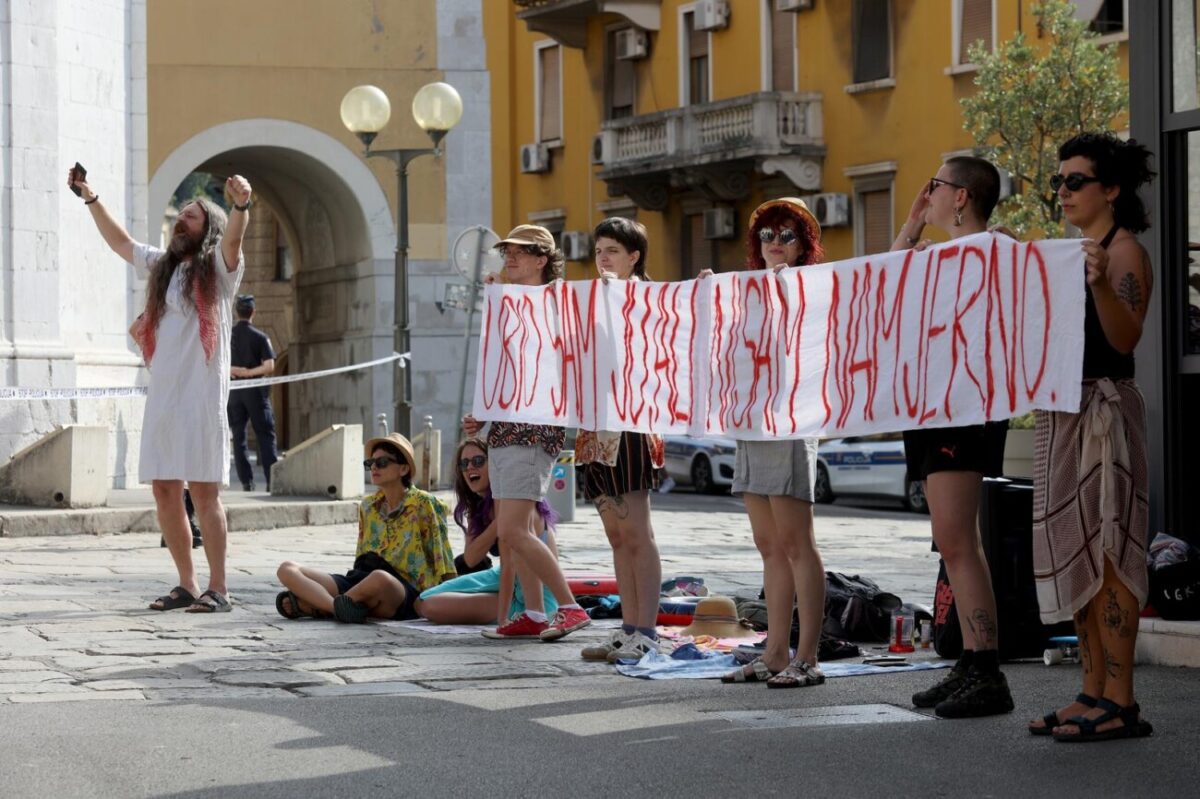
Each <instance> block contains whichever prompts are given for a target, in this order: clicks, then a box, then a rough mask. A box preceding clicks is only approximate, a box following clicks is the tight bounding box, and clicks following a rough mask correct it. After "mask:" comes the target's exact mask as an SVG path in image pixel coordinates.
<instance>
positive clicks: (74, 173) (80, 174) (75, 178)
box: [71, 161, 87, 197]
mask: <svg viewBox="0 0 1200 799" xmlns="http://www.w3.org/2000/svg"><path fill="white" fill-rule="evenodd" d="M85 178H87V170H86V169H84V168H83V164H81V163H79V162H78V161H76V162H75V166H73V167H71V191H73V192H75V196H76V197H82V196H83V189H81V188H79V187H78V186H77V185H75V184H76V183H77V182H80V181H83V180H84V179H85Z"/></svg>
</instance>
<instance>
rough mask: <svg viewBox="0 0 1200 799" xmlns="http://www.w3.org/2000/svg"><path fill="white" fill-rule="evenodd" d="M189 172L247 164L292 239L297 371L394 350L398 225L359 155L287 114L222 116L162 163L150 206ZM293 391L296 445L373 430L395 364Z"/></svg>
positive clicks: (220, 172)
mask: <svg viewBox="0 0 1200 799" xmlns="http://www.w3.org/2000/svg"><path fill="white" fill-rule="evenodd" d="M193 171H203V172H208V173H210V174H212V175H214V176H217V177H220V178H224V177H227V176H229V175H232V174H242V175H245V176H246V177H247V178H248V179H249V180H250V182H251V183H252V184H253V185H254V187H255V192H256V193H257V194H258V195H259V197H260V198H261V199H262V200H263V201H264V202H265V203H266V204H268V205H269V206H270V207H271V210H272V211H273V212H274V213H275V215H276V217H277V219H278V221H279V224H280V225H281V226H282V228H283V230H284V232H285V235H286V236H287V239H288V242H289V244H291V246H292V247H293V248H294V255H295V273H294V277H293V278H292V280H293V287H294V291H295V309H296V310H295V324H294V329H295V340H294V341H292V342H289V343H288V349H289V356H288V358H289V366H290V368H289V371H290V372H292V373H296V372H307V371H313V370H317V369H325V368H329V367H334V366H342V365H346V364H350V363H356V362H361V361H368V360H371V359H374V358H379V357H383V356H385V355H388V354H389V353H391V351H392V341H393V328H392V319H393V318H394V316H393V312H392V302H391V298H392V288H393V274H392V270H393V263H394V260H393V253H394V249H395V228H394V223H393V222H392V212H391V208H390V206H389V205H388V201H387V197H386V196H385V195H384V193H383V191H382V189H381V188H380V186H379V183H378V181H377V180H376V179H375V176H374V175H373V174H372V173H371V172H370V170H369V169H367V167H366V165H365V164H364V163H363V161H362V160H361V159H360V158H359V156H358V155H357V154H355V153H354V152H352V151H350V150H349V149H347V148H346V147H345V146H344V145H342V144H341V143H340V142H338V141H337V140H336V139H334V138H332V137H331V136H329V135H327V134H325V133H322V132H321V131H318V130H314V129H313V128H309V127H306V126H304V125H300V124H297V123H295V122H289V121H286V120H278V119H248V120H239V121H236V122H228V123H224V124H221V125H217V126H214V127H212V128H209V129H207V130H205V131H202V132H201V133H198V134H196V135H195V136H193V137H192V138H190V139H188V140H187V141H186V142H184V143H183V144H181V145H180V146H179V147H177V148H176V149H175V150H174V151H172V152H171V153H170V154H169V155H168V156H167V158H166V159H164V160H163V162H162V164H161V165H160V166H159V167H158V169H157V170H156V171H155V173H154V176H153V177H152V178H151V180H150V187H149V206H148V207H149V209H150V213H151V215H152V217H153V215H157V214H159V213H161V211H162V209H164V208H165V207H166V206H167V204H168V202H169V201H170V198H171V195H172V194H173V193H174V191H175V189H176V187H177V186H178V185H179V184H180V183H181V182H182V181H183V179H184V178H185V177H186V176H187V175H188V174H189V173H191V172H193ZM288 390H289V401H288V409H289V410H288V423H289V427H290V429H291V431H292V443H293V444H294V443H296V442H298V441H301V440H303V439H304V438H307V437H308V436H310V435H312V434H314V433H316V432H318V431H319V430H321V429H323V428H325V427H327V426H328V425H330V424H334V423H353V424H362V425H363V430H364V433H366V434H368V435H369V434H370V433H371V431H373V430H374V428H375V419H376V417H377V415H378V414H379V413H388V415H389V416H390V415H391V406H392V367H391V366H384V367H376V368H374V369H371V370H365V371H360V372H351V373H347V374H344V375H335V376H333V377H327V378H322V379H319V380H313V381H305V382H301V383H295V384H291V385H290V386H289V389H288Z"/></svg>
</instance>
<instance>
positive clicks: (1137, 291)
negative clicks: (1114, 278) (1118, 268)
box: [1117, 272, 1142, 311]
mask: <svg viewBox="0 0 1200 799" xmlns="http://www.w3.org/2000/svg"><path fill="white" fill-rule="evenodd" d="M1117 296H1118V297H1120V298H1121V299H1122V300H1124V301H1125V304H1126V305H1128V306H1129V307H1130V308H1131V309H1133V310H1134V311H1137V310H1139V309H1140V308H1141V307H1142V284H1141V283H1139V282H1138V279H1137V278H1136V277H1134V275H1133V272H1126V273H1125V277H1123V278H1121V285H1120V286H1118V287H1117Z"/></svg>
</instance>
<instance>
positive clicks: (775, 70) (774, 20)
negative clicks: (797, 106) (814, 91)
mask: <svg viewBox="0 0 1200 799" xmlns="http://www.w3.org/2000/svg"><path fill="white" fill-rule="evenodd" d="M771 88H772V89H773V90H774V91H777V92H794V91H795V90H796V15H795V14H790V13H788V12H786V11H780V10H779V9H778V7H777V6H776V5H775V4H774V3H771Z"/></svg>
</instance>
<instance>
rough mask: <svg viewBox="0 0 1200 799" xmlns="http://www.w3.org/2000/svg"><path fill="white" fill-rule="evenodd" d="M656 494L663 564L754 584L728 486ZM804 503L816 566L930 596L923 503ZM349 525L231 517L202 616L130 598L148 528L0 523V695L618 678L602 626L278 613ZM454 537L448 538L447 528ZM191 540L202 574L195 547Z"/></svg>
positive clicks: (345, 554) (76, 696) (731, 586)
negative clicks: (497, 632) (708, 492)
mask: <svg viewBox="0 0 1200 799" xmlns="http://www.w3.org/2000/svg"><path fill="white" fill-rule="evenodd" d="M234 497H237V495H236V494H234ZM246 499H247V501H249V502H258V504H259V508H258V510H257V512H259V513H262V514H273V513H286V512H287V510H288V507H289V503H271V502H266V501H264V500H261V499H259V498H254V497H248V498H246ZM131 504H132V503H131ZM329 504H332V503H329ZM230 506H231V508H232V507H234V502H232V501H231V502H230ZM654 507H655V516H654V522H655V527H656V534H657V538H658V541H659V545H660V548H661V550H662V555H663V573H664V577H670V576H672V575H694V576H700V577H704V578H705V580H706V581H707V583H708V585H709V586H710V587H711V588H712V589H713V590H714V591H717V592H721V593H735V592H745V593H748V592H753V591H757V589H758V587H759V585H760V581H761V577H760V569H761V566H760V561H759V558H758V554H757V552H756V550H755V549H754V547H753V544H752V542H751V540H750V533H749V526H748V524H747V522H746V519H745V514H744V513H743V512H742V510H741V505H740V503H739V502H738V501H737V500H734V499H732V498H729V497H695V496H692V495H688V494H671V495H666V496H661V497H655V498H654ZM143 510H145V509H143ZM818 516H819V520H818V527H817V531H818V538H819V540H820V542H821V546H822V552H823V553H824V557H825V565H826V567H827V568H829V569H833V570H839V571H850V572H855V573H861V574H864V575H868V576H871V577H873V578H875V579H876V580H877V581H878V582H879V583H880V584H881V585H882V586H883V587H884V588H885V589H886V590H890V591H893V592H895V593H898V594H900V596H902V597H903V598H904V599H906V600H909V601H917V602H924V603H928V602H929V601H930V600H931V597H932V584H933V577H934V573H935V571H936V559H935V556H934V555H932V554H931V553H930V552H929V543H928V519H927V518H926V517H921V516H914V515H909V514H905V513H900V512H891V511H872V510H861V509H848V508H841V507H838V506H833V507H822V508H820V509H819V511H818ZM576 519H577V521H576V522H574V523H569V524H564V525H562V526H561V528H560V531H559V533H560V535H559V538H560V545H561V549H562V552H563V562H564V566H565V567H566V568H567V569H570V570H582V571H601V572H605V573H611V568H612V566H611V554H610V551H609V549H608V545H607V541H606V539H605V537H604V532H603V529H602V527H601V526H600V523H599V519H598V517H597V515H596V514H595V512H594V511H593V510H592V509H590V508H588V507H585V506H582V505H581V506H580V507H579V508H578V509H577V513H576ZM355 535H356V529H355V526H354V525H353V524H336V525H322V526H311V525H310V526H290V527H281V528H277V529H268V530H254V531H237V530H235V531H234V532H232V533H231V534H230V558H229V569H230V577H229V582H230V591H231V593H232V595H233V598H234V601H235V608H234V610H233V612H231V613H229V614H217V615H211V616H206V615H196V614H187V613H183V612H179V611H176V612H170V613H158V612H154V611H151V610H148V609H146V603H147V602H148V601H149V600H151V599H152V598H153V597H156V596H158V595H160V594H162V593H165V592H166V591H167V590H168V589H169V588H170V587H171V585H172V583H173V581H170V574H171V566H170V560H169V558H168V556H167V554H166V552H165V551H164V550H162V549H160V548H159V546H158V533H157V532H153V533H129V534H125V535H100V536H65V537H28V538H14V539H0V702H18V703H20V702H55V701H76V700H110V701H112V700H127V701H144V700H175V699H211V698H223V699H228V698H239V697H265V696H279V697H296V696H324V695H331V694H364V693H372V694H375V693H404V692H410V691H422V690H429V689H431V688H435V687H438V686H441V687H443V688H444V687H446V683H447V682H466V683H470V682H472V681H476V680H496V679H504V678H528V677H549V678H553V677H575V676H580V675H591V676H594V677H596V678H597V679H604V680H607V679H623V678H616V677H615V676H614V675H613V672H612V669H611V668H610V667H608V666H607V665H603V664H601V665H594V664H587V663H584V662H582V661H581V660H580V659H579V657H578V651H579V647H580V646H581V645H583V644H584V643H586V642H589V641H593V640H599V639H600V638H602V637H604V635H606V633H607V630H606V629H605V628H603V627H601V626H600V625H596V626H594V627H593V628H590V629H588V630H584V631H581V632H579V633H576V634H574V635H572V636H570V637H569V638H567V639H566V640H565V641H563V642H562V643H558V644H542V643H539V642H524V641H522V642H510V643H505V642H493V641H488V640H486V639H484V638H482V637H481V636H479V635H478V633H477V632H475V631H469V632H467V633H465V634H435V633H432V632H425V631H420V630H415V629H412V628H411V627H406V626H404V625H403V624H401V623H372V624H368V625H365V626H354V627H349V626H344V625H340V624H337V623H332V622H320V621H311V620H306V621H298V622H289V621H287V620H284V619H282V618H280V617H279V616H278V615H277V614H276V612H275V608H274V597H275V594H276V593H277V592H278V590H279V586H278V584H277V582H276V580H275V569H276V567H277V566H278V564H279V563H280V562H281V561H283V560H285V559H293V560H298V561H300V562H303V563H305V564H308V565H313V566H318V567H322V568H326V569H329V570H330V571H344V570H345V569H346V568H348V567H349V564H350V562H351V560H352V558H353V552H354V543H355ZM453 542H454V544H455V549H456V550H458V549H459V548H460V547H461V538H460V537H459V535H458V534H457V533H456V534H454V537H453ZM195 554H196V556H197V557H198V559H199V562H200V564H201V573H202V574H203V572H204V568H203V555H202V554H201V551H200V550H196V551H195ZM201 582H202V583H203V578H202V579H201Z"/></svg>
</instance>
